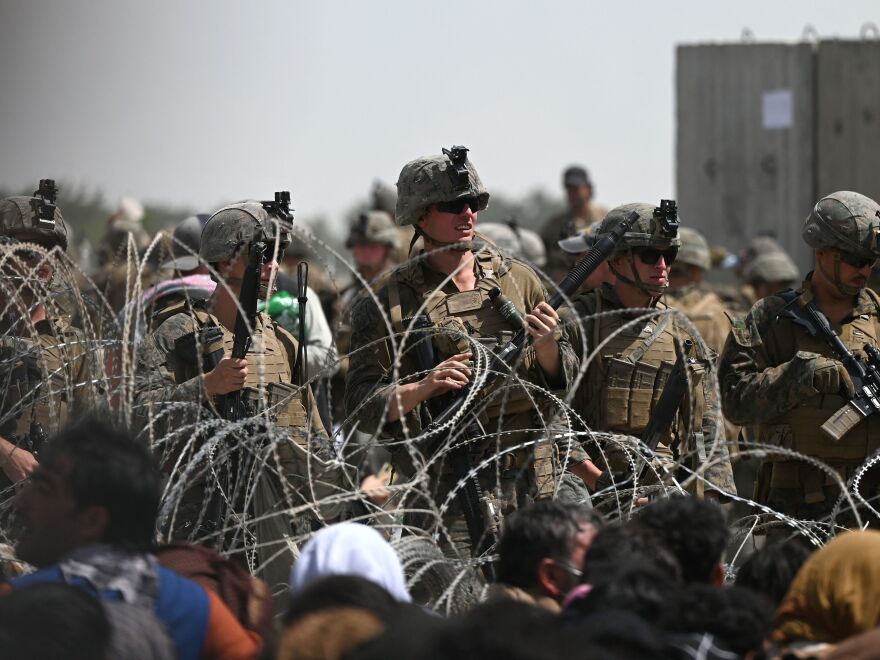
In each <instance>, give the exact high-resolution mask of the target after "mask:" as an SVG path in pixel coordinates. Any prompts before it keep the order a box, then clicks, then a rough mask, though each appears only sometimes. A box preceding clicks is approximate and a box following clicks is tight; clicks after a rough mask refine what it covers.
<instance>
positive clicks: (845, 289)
mask: <svg viewBox="0 0 880 660" xmlns="http://www.w3.org/2000/svg"><path fill="white" fill-rule="evenodd" d="M817 263H818V264H819V270H821V271H822V274H823V275H824V276H825V279H828V280H831V281H832V282H833V283H834V288H836V289H837V290H838V291H839V292H840V293H841V294H843V295H844V296H857V295H859V291H860V290H861V289H858V288H857V287H854V286H849V285H847V284H844V283H843V282H842V281H841V280H840V252H838V251H837V250H835V251H834V274H833V275H830V274H829V273H828V271H826V270H825V268H824V267H823V266H822V262H821V261H818V260H817Z"/></svg>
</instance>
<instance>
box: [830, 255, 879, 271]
mask: <svg viewBox="0 0 880 660" xmlns="http://www.w3.org/2000/svg"><path fill="white" fill-rule="evenodd" d="M839 254H840V260H841V261H842V262H843V263H845V264H846V265H847V266H852V267H853V268H855V269H857V270H861V269H862V268H865V267H866V266H871V267H872V268H873V266H874V264H875V263H877V259H876V258H874V257H869V258H865V257H857V256H856V255H854V254H849V253H847V252H840V253H839Z"/></svg>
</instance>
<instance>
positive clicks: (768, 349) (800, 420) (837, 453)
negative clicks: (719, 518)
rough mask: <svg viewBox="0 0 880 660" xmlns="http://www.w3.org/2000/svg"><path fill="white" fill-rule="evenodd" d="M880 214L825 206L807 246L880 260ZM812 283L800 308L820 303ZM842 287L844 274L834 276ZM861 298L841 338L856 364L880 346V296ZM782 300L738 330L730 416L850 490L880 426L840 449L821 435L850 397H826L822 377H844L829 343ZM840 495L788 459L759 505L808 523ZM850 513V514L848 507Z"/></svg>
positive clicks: (873, 485) (840, 202)
mask: <svg viewBox="0 0 880 660" xmlns="http://www.w3.org/2000/svg"><path fill="white" fill-rule="evenodd" d="M878 232H880V206H878V205H877V204H876V203H875V202H874V201H873V200H870V199H868V198H867V197H864V196H862V195H859V194H857V193H851V192H838V193H834V194H833V195H829V196H828V197H825V198H823V199H821V200H820V201H819V202H818V203H817V204H816V206H815V207H814V209H813V211H812V212H811V214H810V215H809V216H808V218H807V220H806V222H805V224H804V232H803V234H804V239H805V240H806V241H807V243H808V244H809V245H810V246H811V247H813V248H816V249H822V248H824V249H831V250H835V254H836V255H837V256H838V257H839V251H843V252H845V253H849V254H855V255H857V256H860V257H863V258H868V259H873V258H877V257H878V256H880V248H878V246H877V234H878ZM811 278H812V273H810V274H809V275H807V278H806V280H805V281H804V283H803V285H802V286H801V288H800V289H799V290H798V291H797V292H796V293H797V297H796V299H794V300H793V301H792V302H791V303H790V304H791V305H805V304H807V303H808V302H810V301H811V300H813V294H812V292H811V287H810V281H811ZM829 279H832V281H835V280H836V283H837V285H838V286H841V285H840V282H839V274H837V273H835V274H833V275H832V274H830V273H829ZM847 294H848V295H853V300H854V304H853V310H852V313H851V314H850V315H849V316H848V317H847V318H845V319H844V321H843V323H842V325H841V327H840V328H836V329H835V330H836V332H837V333H838V334H839V335H840V339H841V340H842V341H843V343H844V344H845V345H846V346H847V347H848V348H849V349H850V350H851V351H852V352H853V353H855V354H856V355H860V356H863V347H864V345H865V344H866V343H871V344H874V345H875V346H878V345H880V297H878V295H877V294H876V293H875V292H874V291H872V290H871V289H868V288H864V289H861V290H855V291H851V292H847ZM788 304H789V303H787V302H786V300H785V299H784V298H783V297H782V296H781V295H773V296H769V297H767V298H764V299H763V300H759V301H758V302H757V303H756V304H755V306H754V307H752V310H751V311H750V312H749V315H748V317H747V318H746V319H745V320H740V321H737V322H736V323H735V324H734V326H733V330H732V332H731V336H730V337H729V338H728V340H727V344H726V346H725V348H724V353H723V355H722V359H721V367H720V373H719V376H720V379H721V391H722V398H723V402H724V410H725V413H726V414H727V415H728V417H730V419H732V420H733V421H734V422H737V423H740V424H751V425H754V433H755V436H756V440H757V441H758V442H761V443H766V444H771V445H777V446H781V447H783V448H785V449H790V450H794V451H796V452H799V453H802V454H805V455H808V456H811V457H814V458H817V459H819V460H820V461H822V462H823V463H825V464H826V465H828V466H830V467H831V468H833V469H834V470H836V471H837V472H838V473H839V474H840V476H841V477H842V478H843V479H844V481H846V480H847V479H849V478H850V477H852V476H853V474H854V473H855V472H856V470H857V468H858V467H859V466H860V465H861V464H862V463H863V462H864V460H865V458H866V457H868V456H870V455H871V454H872V453H873V452H874V451H876V450H877V449H878V448H880V418H878V417H877V416H876V415H874V416H871V417H869V418H867V419H865V420H863V421H862V422H860V423H859V424H858V425H857V426H855V427H854V428H852V429H851V430H850V431H849V432H848V433H846V435H844V436H843V438H841V439H840V441H838V442H834V441H832V440H830V439H829V438H827V437H825V436H824V434H823V433H822V432H821V431H820V426H821V425H822V424H823V423H825V422H826V420H828V419H829V418H830V417H831V416H832V414H833V413H835V412H836V411H837V410H839V409H840V408H841V407H842V406H844V405H845V404H846V403H847V401H848V399H847V398H845V397H844V396H842V394H841V391H835V392H825V391H821V390H820V389H819V388H821V387H822V386H821V381H822V379H823V373H822V372H828V371H835V372H839V371H840V370H842V369H843V367H842V365H840V363H838V362H836V360H837V358H838V356H837V355H835V354H834V352H833V351H832V350H831V348H830V346H829V345H828V344H827V343H826V341H825V340H824V339H823V337H821V336H813V335H811V334H810V332H809V331H808V330H806V329H805V328H804V327H802V326H801V325H799V324H797V323H795V322H794V321H793V319H792V318H790V317H789V315H788V314H787V313H786V312H785V310H786V307H787V306H788ZM875 475H876V470H872V471H869V472H868V473H867V474H866V475H865V478H864V479H863V480H862V484H861V485H862V493H863V495H865V496H866V497H867V496H871V495H876V494H877V487H878V479H877V477H876V476H875ZM839 495H840V491H839V490H838V489H837V487H836V485H833V480H832V478H831V477H830V476H828V475H826V474H825V473H824V472H823V471H821V470H819V469H818V468H816V467H814V466H812V465H811V464H808V463H806V462H804V461H801V460H797V459H795V458H792V457H791V456H788V455H770V456H768V457H767V458H766V459H765V460H764V462H763V463H762V465H761V469H760V473H759V478H758V483H757V486H756V493H755V496H756V499H757V500H758V501H759V502H761V503H764V504H767V505H768V506H770V507H771V508H773V509H775V510H778V511H780V512H782V513H785V514H788V515H792V516H796V517H798V518H802V519H813V520H815V519H821V518H823V517H825V516H827V515H828V514H829V513H830V512H831V510H832V507H833V505H834V503H835V501H836V499H837V497H838V496H839ZM844 508H845V507H844Z"/></svg>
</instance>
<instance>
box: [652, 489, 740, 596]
mask: <svg viewBox="0 0 880 660" xmlns="http://www.w3.org/2000/svg"><path fill="white" fill-rule="evenodd" d="M639 524H641V525H642V526H643V527H647V528H649V529H651V530H653V531H654V532H655V533H656V534H657V535H658V536H659V537H660V538H661V539H663V541H664V543H665V544H666V547H668V548H669V549H670V550H671V551H672V552H673V553H674V554H675V556H676V558H677V559H678V563H679V564H680V565H681V569H682V577H683V578H684V580H685V582H703V583H708V584H716V585H718V586H720V585H721V584H723V582H724V567H723V565H722V557H723V555H724V548H725V547H726V545H727V539H728V537H729V532H728V530H727V521H726V519H725V516H724V511H723V510H722V509H721V507H720V506H718V504H716V503H715V502H711V501H709V500H704V499H700V498H697V497H671V498H669V499H665V500H658V501H655V502H652V503H651V504H649V505H648V506H646V507H643V508H642V509H641V510H640V512H639Z"/></svg>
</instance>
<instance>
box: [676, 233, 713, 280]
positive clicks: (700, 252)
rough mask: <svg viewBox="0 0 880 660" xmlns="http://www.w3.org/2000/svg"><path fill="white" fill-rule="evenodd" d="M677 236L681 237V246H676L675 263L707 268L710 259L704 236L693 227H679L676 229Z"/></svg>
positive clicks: (707, 244) (709, 264)
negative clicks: (676, 255)
mask: <svg viewBox="0 0 880 660" xmlns="http://www.w3.org/2000/svg"><path fill="white" fill-rule="evenodd" d="M678 237H679V238H680V239H681V247H680V248H678V257H677V258H676V260H675V261H676V263H681V264H689V265H691V266H696V267H697V268H702V269H703V270H709V268H710V267H711V265H712V263H711V262H712V259H711V255H710V254H709V243H708V242H707V241H706V237H705V236H703V235H702V234H701V233H700V232H698V231H697V230H696V229H694V228H693V227H681V228H680V229H679V230H678Z"/></svg>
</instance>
